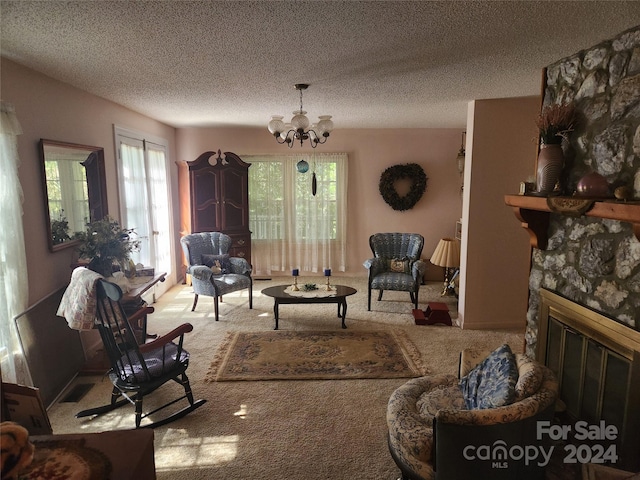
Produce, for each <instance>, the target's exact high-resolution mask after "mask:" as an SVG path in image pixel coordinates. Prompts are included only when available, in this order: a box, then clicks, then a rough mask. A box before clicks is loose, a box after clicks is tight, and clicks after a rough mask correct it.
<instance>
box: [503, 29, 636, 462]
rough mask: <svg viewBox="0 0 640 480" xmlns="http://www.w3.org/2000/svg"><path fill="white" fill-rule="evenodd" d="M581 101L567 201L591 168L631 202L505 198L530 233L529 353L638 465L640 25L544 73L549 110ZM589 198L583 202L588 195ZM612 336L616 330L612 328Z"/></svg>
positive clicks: (574, 411)
mask: <svg viewBox="0 0 640 480" xmlns="http://www.w3.org/2000/svg"><path fill="white" fill-rule="evenodd" d="M567 102H573V103H574V104H575V107H576V111H577V113H578V121H577V122H576V125H575V128H574V130H573V131H572V132H571V134H570V137H569V139H568V141H565V142H564V144H563V151H564V156H565V168H564V171H563V175H562V178H561V181H560V184H561V190H562V191H561V192H560V196H559V197H560V200H563V199H568V201H567V203H571V202H573V201H574V200H575V198H573V197H572V196H573V194H574V192H575V191H576V186H577V184H578V182H579V180H580V179H581V178H582V177H583V176H585V175H586V174H588V173H590V172H594V171H595V172H597V173H599V174H600V175H602V176H604V177H605V178H606V180H607V182H608V184H609V186H610V188H611V192H613V191H614V189H616V188H617V187H627V189H629V190H631V191H633V199H631V200H629V201H627V202H622V201H620V200H616V199H615V198H613V195H611V198H604V199H603V198H600V199H596V200H597V201H594V202H592V204H590V205H588V206H586V207H585V209H583V210H580V211H579V212H575V211H571V210H569V214H567V212H566V211H565V212H564V213H562V211H563V209H562V208H560V209H558V208H556V204H557V202H555V201H554V199H545V198H541V197H534V196H526V195H525V196H517V195H507V196H506V197H505V202H506V203H507V204H508V205H511V206H512V207H514V210H515V213H516V216H517V217H518V218H519V219H520V220H521V221H522V223H523V226H524V227H525V228H526V229H527V230H528V231H529V233H530V235H531V243H532V246H534V247H535V248H533V249H532V256H531V271H530V276H529V305H528V311H527V327H526V333H525V340H526V352H527V354H529V355H531V356H534V357H536V358H538V359H539V360H540V361H543V362H544V363H546V364H547V365H549V366H550V367H551V368H552V370H554V372H556V374H557V375H558V377H559V380H560V399H561V400H562V402H563V403H564V404H565V405H566V410H567V412H568V413H569V414H570V416H571V417H572V418H574V419H583V420H586V421H588V422H599V421H605V422H607V423H610V424H613V425H615V426H616V427H617V428H619V430H620V431H621V432H624V435H621V437H620V442H621V443H620V445H619V447H620V450H621V451H622V452H624V454H623V457H624V458H623V459H622V465H624V466H626V467H627V468H630V469H633V470H636V471H637V470H638V469H640V442H639V440H638V438H637V433H636V432H637V431H638V429H639V428H640V387H638V383H639V382H640V240H639V239H640V26H638V27H634V28H632V29H630V30H628V31H626V32H623V33H621V34H619V35H618V36H616V37H615V38H613V39H611V40H608V41H605V42H602V43H600V44H598V45H595V46H594V47H591V48H589V49H586V50H583V51H581V52H578V53H577V54H575V55H572V56H570V57H568V58H565V59H562V60H560V61H558V62H556V63H554V64H553V65H550V66H548V67H547V68H546V72H545V85H544V102H543V103H544V105H548V104H553V103H567ZM580 200H585V199H580ZM612 332H613V333H612Z"/></svg>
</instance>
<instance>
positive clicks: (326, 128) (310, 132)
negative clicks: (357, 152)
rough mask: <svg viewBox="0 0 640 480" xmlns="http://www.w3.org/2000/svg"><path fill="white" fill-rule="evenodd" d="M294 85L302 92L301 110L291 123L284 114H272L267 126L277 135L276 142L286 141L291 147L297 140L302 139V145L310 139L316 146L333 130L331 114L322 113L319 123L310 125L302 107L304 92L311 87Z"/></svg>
mask: <svg viewBox="0 0 640 480" xmlns="http://www.w3.org/2000/svg"><path fill="white" fill-rule="evenodd" d="M294 86H295V88H296V90H298V91H299V92H300V110H296V111H294V112H293V117H292V118H291V122H290V123H284V122H283V121H282V119H283V118H284V117H283V116H282V115H272V116H271V121H270V122H269V125H268V127H267V128H268V129H269V131H270V132H271V134H272V135H273V136H274V137H276V142H278V143H280V144H282V143H286V144H287V146H288V147H289V148H291V147H293V143H294V141H297V140H299V141H300V146H303V145H304V141H305V140H309V143H311V146H312V147H313V148H316V147H317V146H318V144H319V143H325V142H326V141H327V138H329V134H330V133H331V130H333V122H332V121H331V115H320V116H319V117H318V118H319V121H318V123H317V124H313V125H311V126H309V119H308V118H307V116H306V113H307V112H305V111H304V110H303V109H302V92H303V90H306V89H307V88H309V85H308V84H306V83H296V84H295V85H294Z"/></svg>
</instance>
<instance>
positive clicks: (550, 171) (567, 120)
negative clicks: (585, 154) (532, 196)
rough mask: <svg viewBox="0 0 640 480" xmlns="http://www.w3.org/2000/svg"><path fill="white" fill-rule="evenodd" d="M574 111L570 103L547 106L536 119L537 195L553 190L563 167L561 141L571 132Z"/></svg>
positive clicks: (546, 193)
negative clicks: (538, 144)
mask: <svg viewBox="0 0 640 480" xmlns="http://www.w3.org/2000/svg"><path fill="white" fill-rule="evenodd" d="M574 121H575V109H574V105H573V104H572V103H563V104H553V105H547V106H546V107H544V108H543V109H542V111H541V112H540V115H538V118H537V119H536V126H537V127H538V131H539V133H540V152H539V153H538V165H537V168H536V184H537V191H538V193H539V194H544V195H548V194H550V193H552V192H553V191H554V190H555V187H556V183H557V182H558V180H559V179H560V175H561V173H562V167H563V165H564V154H563V152H562V140H563V139H566V138H568V136H569V133H570V132H571V131H572V130H573V124H574Z"/></svg>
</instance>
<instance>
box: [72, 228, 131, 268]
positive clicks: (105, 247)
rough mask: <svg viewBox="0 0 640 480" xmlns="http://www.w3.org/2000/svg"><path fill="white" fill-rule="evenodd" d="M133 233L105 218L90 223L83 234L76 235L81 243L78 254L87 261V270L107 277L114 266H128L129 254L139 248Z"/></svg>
mask: <svg viewBox="0 0 640 480" xmlns="http://www.w3.org/2000/svg"><path fill="white" fill-rule="evenodd" d="M134 235H135V231H134V230H133V229H126V228H122V227H120V224H119V223H118V221H117V220H114V219H113V218H111V217H109V216H106V217H104V218H103V219H102V220H98V221H95V222H91V223H89V224H88V225H87V229H86V231H84V232H79V233H78V238H79V239H80V240H81V243H80V245H79V247H78V252H79V253H80V257H81V258H86V259H87V260H89V265H88V266H89V268H90V269H91V270H93V271H95V272H98V273H99V274H101V275H103V276H105V277H109V276H111V275H112V274H113V271H114V264H118V265H119V266H120V268H121V269H122V270H123V271H124V269H125V268H126V267H127V266H128V263H129V258H130V255H131V252H134V251H136V250H137V249H139V248H140V241H139V240H135V239H134Z"/></svg>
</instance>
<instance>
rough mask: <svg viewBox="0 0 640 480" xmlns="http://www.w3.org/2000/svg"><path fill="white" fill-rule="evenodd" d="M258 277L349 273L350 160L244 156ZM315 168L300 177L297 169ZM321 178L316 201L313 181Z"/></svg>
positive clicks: (342, 156)
mask: <svg viewBox="0 0 640 480" xmlns="http://www.w3.org/2000/svg"><path fill="white" fill-rule="evenodd" d="M242 158H243V160H244V161H246V162H248V163H250V164H251V167H250V168H249V225H250V228H251V232H252V235H251V249H252V264H253V268H254V273H256V274H258V275H261V274H267V275H268V274H270V273H271V272H272V271H288V270H290V269H293V268H299V269H301V270H302V271H307V272H314V273H315V272H318V271H320V270H322V269H324V268H333V269H335V270H337V271H344V270H345V263H346V204H347V155H346V154H343V153H334V154H299V155H278V156H270V155H262V156H246V155H245V156H243V157H242ZM301 160H304V161H306V162H307V163H308V164H309V170H308V171H307V172H306V173H299V172H298V171H297V169H296V164H297V163H298V162H299V161H301ZM314 173H315V175H316V185H317V189H316V195H313V194H312V178H313V174H314Z"/></svg>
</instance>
